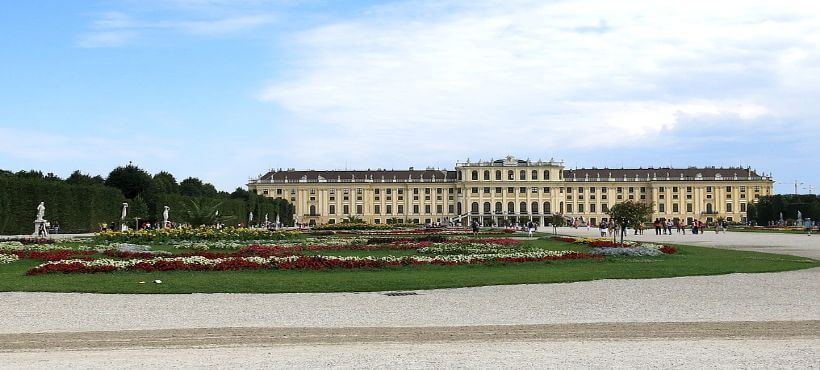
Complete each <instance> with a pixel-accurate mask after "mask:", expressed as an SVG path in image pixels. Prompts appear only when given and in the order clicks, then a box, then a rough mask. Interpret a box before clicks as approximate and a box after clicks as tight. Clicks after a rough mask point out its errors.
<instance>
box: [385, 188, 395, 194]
mask: <svg viewBox="0 0 820 370" xmlns="http://www.w3.org/2000/svg"><path fill="white" fill-rule="evenodd" d="M384 192H385V193H387V194H393V189H384Z"/></svg>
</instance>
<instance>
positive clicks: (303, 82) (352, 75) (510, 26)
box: [0, 0, 820, 193]
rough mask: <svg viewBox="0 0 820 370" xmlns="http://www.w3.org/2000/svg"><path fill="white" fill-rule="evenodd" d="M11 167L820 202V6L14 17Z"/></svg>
mask: <svg viewBox="0 0 820 370" xmlns="http://www.w3.org/2000/svg"><path fill="white" fill-rule="evenodd" d="M0 43H2V45H3V48H2V49H0V168H3V169H8V170H13V171H17V170H21V169H26V170H27V169H32V168H34V169H40V170H43V171H46V172H54V173H57V174H58V175H61V176H63V177H65V176H67V175H68V174H70V173H71V172H72V171H74V170H76V169H79V170H81V171H83V172H86V173H91V174H94V175H96V174H101V175H103V176H105V175H107V173H108V171H110V170H111V169H112V168H114V167H116V166H118V165H122V164H126V163H128V161H133V162H134V163H135V164H137V165H139V166H140V167H142V168H144V169H146V170H148V171H149V172H152V173H153V172H158V171H161V170H167V171H170V172H172V173H174V174H175V175H177V177H178V178H179V179H180V180H181V179H182V178H185V177H188V176H196V177H199V178H201V179H203V180H205V181H208V182H211V183H214V184H215V185H216V186H217V187H218V188H220V189H222V190H229V191H230V190H232V189H233V188H236V187H238V186H242V185H244V184H245V183H246V181H247V179H248V178H249V177H253V176H256V175H258V174H260V173H263V172H265V171H266V170H267V169H269V168H280V167H282V168H286V167H295V168H300V169H343V168H406V167H409V166H415V167H417V168H419V167H426V166H431V167H443V168H452V167H453V164H454V162H455V161H457V160H464V159H467V158H470V159H473V160H475V159H490V158H500V157H503V156H505V155H508V154H511V155H515V156H517V157H520V158H532V159H536V158H543V159H549V158H555V159H563V160H564V161H565V162H566V164H567V165H568V166H569V167H592V166H597V167H603V166H609V167H622V166H623V167H648V166H655V167H658V166H752V167H753V168H755V169H757V170H758V171H762V172H765V173H767V174H768V173H772V175H773V176H774V178H775V180H776V181H777V185H776V190H777V191H778V192H781V193H790V192H793V191H794V185H793V182H794V181H795V180H798V181H799V182H802V183H803V185H801V186H800V188H799V189H798V190H799V192H801V193H805V192H809V187H810V186H813V187H815V189H814V192H815V193H817V192H818V189H817V187H820V171H817V170H813V168H814V167H815V166H813V164H814V163H816V162H817V159H818V157H819V156H818V151H817V143H820V124H818V122H820V121H819V120H818V118H820V104H819V103H818V101H820V99H818V97H820V5H814V2H807V1H783V2H771V1H758V0H751V1H723V2H715V1H700V0H695V1H687V2H686V3H685V4H683V3H681V4H669V2H655V1H635V0H628V1H626V0H625V1H619V2H611V1H593V0H578V1H544V0H540V1H504V0H470V1H467V0H465V1H447V0H436V1H432V0H431V1H322V0H305V1H299V0H270V1H266V0H233V1H228V0H164V1H160V0H106V1H56V0H53V1H36V2H29V1H8V2H3V3H2V4H0Z"/></svg>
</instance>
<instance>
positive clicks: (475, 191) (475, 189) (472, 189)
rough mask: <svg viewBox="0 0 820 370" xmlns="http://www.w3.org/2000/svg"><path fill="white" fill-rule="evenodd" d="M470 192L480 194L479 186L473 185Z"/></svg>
mask: <svg viewBox="0 0 820 370" xmlns="http://www.w3.org/2000/svg"><path fill="white" fill-rule="evenodd" d="M470 193H473V194H478V188H477V187H475V186H474V187H472V188H471V189H470Z"/></svg>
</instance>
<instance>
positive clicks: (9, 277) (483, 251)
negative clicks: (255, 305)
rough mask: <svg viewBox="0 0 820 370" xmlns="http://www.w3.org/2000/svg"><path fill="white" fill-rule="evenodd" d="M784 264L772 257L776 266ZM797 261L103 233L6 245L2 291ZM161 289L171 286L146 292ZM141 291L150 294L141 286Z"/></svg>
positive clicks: (681, 270) (605, 271) (373, 281)
mask: <svg viewBox="0 0 820 370" xmlns="http://www.w3.org/2000/svg"><path fill="white" fill-rule="evenodd" d="M773 256H774V257H773ZM818 265H820V263H818V261H815V260H811V259H806V258H801V257H793V256H779V255H771V254H763V253H756V252H740V251H730V250H720V249H712V248H701V247H692V246H679V245H674V246H673V245H661V244H652V243H637V242H630V241H627V242H624V243H617V242H615V241H612V240H611V239H601V238H570V237H561V236H552V235H544V234H537V235H536V238H527V237H526V233H522V232H516V233H511V232H510V231H508V230H503V229H485V230H482V231H481V232H480V233H478V234H473V233H471V232H470V231H469V230H465V229H458V228H447V229H425V228H392V229H386V228H378V229H365V230H343V229H339V230H314V231H267V230H258V229H233V228H225V229H220V230H217V229H211V228H205V227H203V228H196V229H174V230H150V231H146V230H141V231H130V232H104V233H99V234H96V235H95V236H94V237H92V238H87V239H65V240H59V241H55V240H51V239H31V238H25V239H18V240H6V241H2V242H0V291H63V292H102V293H194V292H251V293H276V292H332V291H386V290H418V289H433V288H451V287H465V286H480V285H498V284H524V283H527V284H530V283H549V282H571V281H582V280H594V279H611V278H653V277H671V276H688V275H703V274H721V273H732V272H762V271H785V270H793V269H800V268H810V267H815V266H818ZM146 281H162V283H161V284H144V282H146ZM138 283H143V284H142V285H137V284H138Z"/></svg>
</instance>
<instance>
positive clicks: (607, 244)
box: [587, 240, 630, 248]
mask: <svg viewBox="0 0 820 370" xmlns="http://www.w3.org/2000/svg"><path fill="white" fill-rule="evenodd" d="M587 245H589V246H590V247H593V248H628V247H630V245H627V244H624V243H616V242H612V241H609V240H596V241H594V242H589V243H587Z"/></svg>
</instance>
